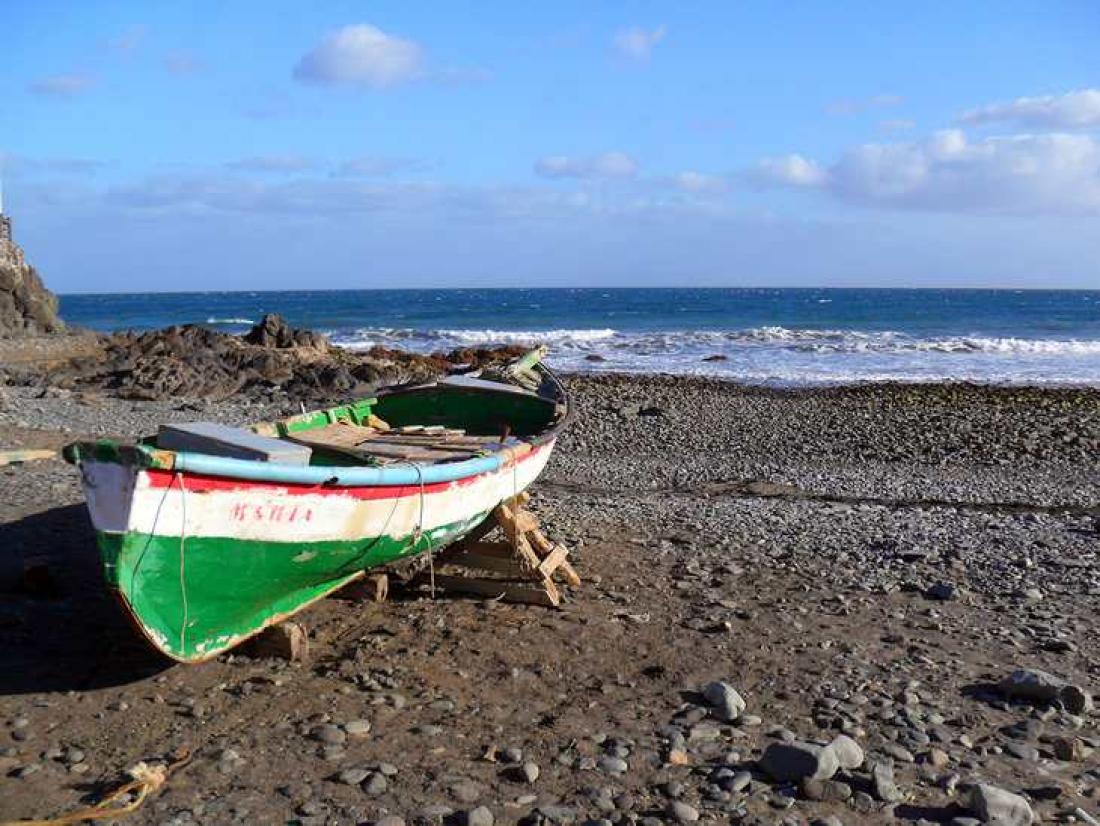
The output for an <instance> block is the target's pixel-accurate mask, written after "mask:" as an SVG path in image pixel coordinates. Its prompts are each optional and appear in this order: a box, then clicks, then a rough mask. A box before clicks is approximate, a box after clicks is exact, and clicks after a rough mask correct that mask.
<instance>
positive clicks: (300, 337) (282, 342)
mask: <svg viewBox="0 0 1100 826" xmlns="http://www.w3.org/2000/svg"><path fill="white" fill-rule="evenodd" d="M244 340H245V342H246V343H247V344H256V345H258V346H260V347H276V348H280V349H285V348H287V347H313V348H314V349H317V350H327V349H328V340H327V339H326V338H325V337H324V336H323V335H321V334H320V333H315V332H313V331H312V330H296V329H294V328H293V327H291V326H290V325H289V324H287V323H286V320H285V319H284V318H283V317H282V316H280V315H276V314H275V313H268V314H267V315H265V316H264V317H263V318H261V319H260V323H259V324H257V325H256V326H255V327H253V328H252V329H251V330H249V331H248V332H247V333H246V334H245V336H244Z"/></svg>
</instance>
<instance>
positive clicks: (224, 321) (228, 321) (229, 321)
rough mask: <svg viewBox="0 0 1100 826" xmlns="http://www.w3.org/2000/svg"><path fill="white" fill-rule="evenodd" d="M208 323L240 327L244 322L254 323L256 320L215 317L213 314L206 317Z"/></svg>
mask: <svg viewBox="0 0 1100 826" xmlns="http://www.w3.org/2000/svg"><path fill="white" fill-rule="evenodd" d="M206 323H207V324H213V325H216V326H225V327H239V326H241V325H242V324H248V325H252V324H255V323H256V322H255V321H254V320H253V319H251V318H214V317H213V316H211V317H210V318H208V319H206Z"/></svg>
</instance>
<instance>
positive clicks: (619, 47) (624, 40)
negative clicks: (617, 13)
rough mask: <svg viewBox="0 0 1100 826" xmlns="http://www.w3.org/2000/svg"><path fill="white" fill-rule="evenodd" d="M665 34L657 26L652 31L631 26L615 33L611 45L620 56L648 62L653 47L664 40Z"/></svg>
mask: <svg viewBox="0 0 1100 826" xmlns="http://www.w3.org/2000/svg"><path fill="white" fill-rule="evenodd" d="M665 34H666V29H665V27H664V26H658V27H657V28H655V29H652V30H646V29H642V28H639V27H637V26H633V27H631V28H629V29H621V30H619V31H618V32H616V33H615V37H614V39H613V40H612V44H613V45H614V46H615V51H617V52H618V53H619V54H620V55H621V56H623V57H625V58H628V59H630V60H637V61H640V62H644V61H646V60H649V56H650V54H652V52H653V47H654V46H656V45H657V44H658V43H660V42H661V41H662V40H664V39H665Z"/></svg>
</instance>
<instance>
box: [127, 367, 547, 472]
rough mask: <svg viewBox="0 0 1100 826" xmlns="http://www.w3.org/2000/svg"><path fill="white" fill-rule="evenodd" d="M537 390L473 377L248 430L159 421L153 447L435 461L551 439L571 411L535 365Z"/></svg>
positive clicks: (355, 461)
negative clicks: (163, 423) (162, 422)
mask: <svg viewBox="0 0 1100 826" xmlns="http://www.w3.org/2000/svg"><path fill="white" fill-rule="evenodd" d="M539 376H540V380H539V382H538V383H537V387H536V389H527V388H525V387H518V386H516V385H514V384H509V383H505V382H501V381H492V380H488V379H483V378H479V377H477V376H470V375H459V376H449V377H447V378H444V379H441V380H439V381H436V382H432V383H430V384H425V385H419V386H414V387H400V388H393V389H386V390H383V391H380V392H379V393H378V394H377V395H376V396H374V397H372V398H368V399H361V400H359V401H355V402H352V403H350V404H346V405H342V406H339V407H334V408H328V409H324V410H317V411H312V412H308V413H302V414H300V415H297V416H292V417H290V418H287V419H282V420H280V421H276V422H265V423H262V424H258V425H254V426H253V427H251V428H249V429H244V428H234V427H227V426H225V425H220V424H216V423H212V422H191V423H184V424H177V425H164V426H162V427H161V429H160V432H159V433H158V434H157V435H156V436H155V437H152V438H151V439H149V440H145V441H146V443H147V444H150V445H154V446H156V447H158V448H160V449H168V450H176V451H189V452H196V453H205V454H208V455H214V456H226V457H230V458H238V459H251V460H256V461H267V462H279V463H285V464H295V465H324V466H387V465H394V464H410V463H412V464H441V463H446V462H455V461H464V460H467V459H471V458H475V457H479V456H487V455H490V454H492V453H494V452H496V451H499V450H502V449H504V448H508V447H515V446H516V445H519V444H521V443H524V442H527V443H531V444H538V443H539V442H541V441H545V440H546V439H548V438H550V437H551V436H552V434H553V432H554V431H555V430H556V429H557V428H558V427H559V426H560V425H561V424H562V422H563V421H564V419H565V417H566V415H567V412H568V409H567V404H566V401H565V395H564V390H562V388H561V385H560V383H559V382H558V380H557V378H556V377H554V376H553V374H552V373H550V372H549V371H548V370H545V369H544V368H541V366H540V373H539Z"/></svg>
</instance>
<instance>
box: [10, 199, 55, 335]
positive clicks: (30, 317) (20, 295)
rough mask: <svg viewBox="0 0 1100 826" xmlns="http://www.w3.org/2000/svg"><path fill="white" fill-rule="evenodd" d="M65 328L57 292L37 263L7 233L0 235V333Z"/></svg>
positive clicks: (27, 333) (39, 333)
mask: <svg viewBox="0 0 1100 826" xmlns="http://www.w3.org/2000/svg"><path fill="white" fill-rule="evenodd" d="M0 218H3V216H0ZM5 223H6V219H5ZM9 226H10V225H9ZM4 236H7V237H4ZM63 329H65V325H64V323H63V322H62V321H61V319H60V318H58V316H57V296H55V295H54V294H53V293H51V292H50V291H49V290H47V289H46V286H45V285H44V284H43V283H42V279H41V278H39V276H38V273H37V272H36V271H35V269H34V267H32V266H29V265H28V264H27V262H26V260H25V258H24V256H23V250H22V249H20V247H19V245H18V244H16V243H15V242H14V241H12V240H10V235H9V234H8V233H4V234H3V236H0V336H2V337H14V336H26V335H41V334H43V333H56V332H60V331H61V330H63Z"/></svg>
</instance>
